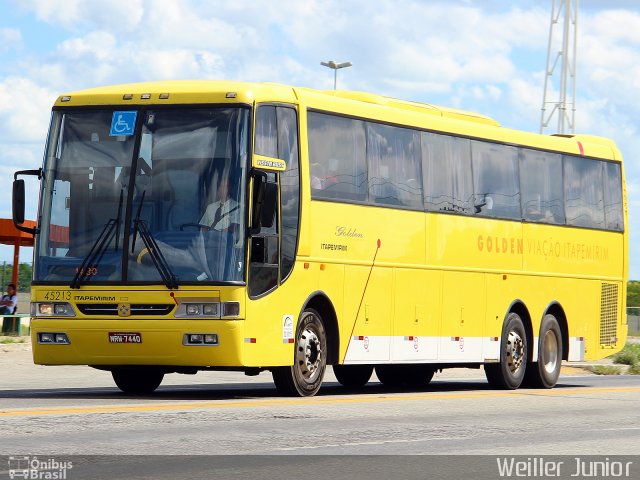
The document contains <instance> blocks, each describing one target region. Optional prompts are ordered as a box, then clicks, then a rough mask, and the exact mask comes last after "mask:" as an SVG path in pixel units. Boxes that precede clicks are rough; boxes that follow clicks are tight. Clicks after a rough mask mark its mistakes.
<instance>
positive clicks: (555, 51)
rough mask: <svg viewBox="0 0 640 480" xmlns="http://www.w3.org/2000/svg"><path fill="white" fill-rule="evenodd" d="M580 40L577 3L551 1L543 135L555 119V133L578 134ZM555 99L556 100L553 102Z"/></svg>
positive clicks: (541, 129)
mask: <svg viewBox="0 0 640 480" xmlns="http://www.w3.org/2000/svg"><path fill="white" fill-rule="evenodd" d="M560 22H562V26H563V28H562V39H561V41H560V42H558V39H557V38H556V35H555V34H556V31H557V30H559V25H560ZM577 37H578V0H552V4H551V23H550V25H549V45H548V47H547V69H546V71H545V76H544V93H543V95H542V115H541V117H540V133H544V130H545V128H547V127H549V125H550V124H551V122H552V121H553V120H554V119H556V117H557V125H558V127H557V130H556V133H560V134H563V133H567V132H568V133H575V131H576V124H575V119H576V50H577V47H576V44H577ZM558 43H559V45H558ZM554 46H555V48H554ZM556 95H557V97H556V99H555V100H554V99H551V98H550V97H553V96H556Z"/></svg>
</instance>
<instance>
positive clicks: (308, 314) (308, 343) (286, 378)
mask: <svg viewBox="0 0 640 480" xmlns="http://www.w3.org/2000/svg"><path fill="white" fill-rule="evenodd" d="M326 367H327V335H326V333H325V329H324V325H323V323H322V318H321V317H320V314H319V313H318V312H317V311H316V310H314V309H312V308H308V309H306V310H305V311H304V312H302V316H301V318H300V322H299V323H298V329H297V331H296V341H295V351H294V354H293V365H292V366H290V367H275V368H273V369H272V370H271V374H272V376H273V382H274V383H275V385H276V389H277V390H278V392H280V393H281V394H282V395H287V396H300V397H310V396H312V395H315V394H316V393H318V390H320V386H321V385H322V379H323V378H324V371H325V369H326Z"/></svg>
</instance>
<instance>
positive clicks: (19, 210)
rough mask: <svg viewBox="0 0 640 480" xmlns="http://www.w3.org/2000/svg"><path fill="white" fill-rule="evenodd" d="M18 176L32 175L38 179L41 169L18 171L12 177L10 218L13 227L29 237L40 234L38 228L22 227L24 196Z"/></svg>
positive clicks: (21, 182) (22, 183) (40, 176)
mask: <svg viewBox="0 0 640 480" xmlns="http://www.w3.org/2000/svg"><path fill="white" fill-rule="evenodd" d="M18 175H34V176H37V177H38V179H41V178H42V169H41V168H39V169H37V170H20V171H18V172H16V173H15V174H14V175H13V192H12V194H13V195H12V214H13V215H12V216H13V224H14V225H15V227H16V228H17V229H18V230H20V231H22V232H26V233H30V234H31V235H36V234H37V233H40V229H39V228H38V227H35V228H30V227H25V226H23V223H24V210H25V195H24V180H22V179H19V178H18Z"/></svg>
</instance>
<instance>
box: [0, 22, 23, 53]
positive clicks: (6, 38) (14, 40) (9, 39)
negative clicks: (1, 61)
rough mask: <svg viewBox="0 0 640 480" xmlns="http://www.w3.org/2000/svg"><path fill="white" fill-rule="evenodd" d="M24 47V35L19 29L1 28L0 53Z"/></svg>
mask: <svg viewBox="0 0 640 480" xmlns="http://www.w3.org/2000/svg"><path fill="white" fill-rule="evenodd" d="M21 46H22V33H21V32H20V30H18V29H17V28H0V53H1V52H7V51H9V50H10V49H12V48H16V47H21Z"/></svg>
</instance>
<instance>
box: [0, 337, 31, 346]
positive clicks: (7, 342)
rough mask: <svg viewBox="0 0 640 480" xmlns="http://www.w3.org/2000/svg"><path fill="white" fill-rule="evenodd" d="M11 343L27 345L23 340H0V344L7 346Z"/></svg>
mask: <svg viewBox="0 0 640 480" xmlns="http://www.w3.org/2000/svg"><path fill="white" fill-rule="evenodd" d="M11 343H27V341H26V340H25V339H24V338H3V339H2V340H0V344H3V345H8V344H11Z"/></svg>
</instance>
